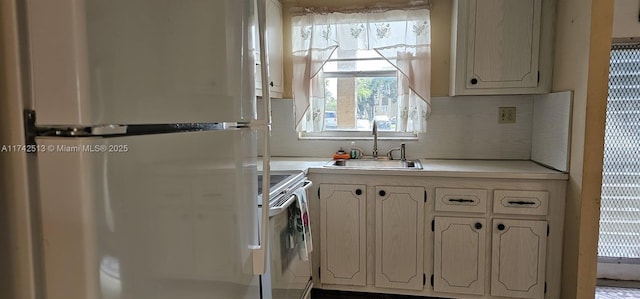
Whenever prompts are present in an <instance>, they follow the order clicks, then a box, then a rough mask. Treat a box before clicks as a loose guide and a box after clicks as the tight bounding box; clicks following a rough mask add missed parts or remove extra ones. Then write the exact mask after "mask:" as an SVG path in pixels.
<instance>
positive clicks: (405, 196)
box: [375, 186, 425, 290]
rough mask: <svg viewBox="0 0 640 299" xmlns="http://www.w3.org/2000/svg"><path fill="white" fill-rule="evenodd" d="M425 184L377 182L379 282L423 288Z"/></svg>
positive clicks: (377, 274)
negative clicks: (407, 185)
mask: <svg viewBox="0 0 640 299" xmlns="http://www.w3.org/2000/svg"><path fill="white" fill-rule="evenodd" d="M424 197H425V196H424V188H422V187H397V186H376V193H375V201H376V204H375V207H376V218H375V220H376V221H375V223H376V226H375V227H376V240H375V244H376V246H375V248H376V250H375V257H376V263H375V285H376V287H383V288H398V289H409V290H422V288H423V276H424V269H423V265H424V263H423V256H424V251H423V247H424V241H423V238H424V237H423V236H424V201H425V200H424Z"/></svg>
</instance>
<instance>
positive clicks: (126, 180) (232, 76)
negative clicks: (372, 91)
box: [25, 0, 270, 299]
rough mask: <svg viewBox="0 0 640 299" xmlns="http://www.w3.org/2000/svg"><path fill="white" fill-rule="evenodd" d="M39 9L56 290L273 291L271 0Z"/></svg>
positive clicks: (175, 296)
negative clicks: (267, 12) (261, 203)
mask: <svg viewBox="0 0 640 299" xmlns="http://www.w3.org/2000/svg"><path fill="white" fill-rule="evenodd" d="M259 2H260V1H259ZM256 7H257V8H256ZM257 11H259V12H260V13H257ZM25 15H26V25H27V26H26V28H27V36H28V39H27V43H28V46H29V47H28V48H29V61H30V66H31V69H30V78H31V81H30V90H31V95H32V97H33V101H34V108H35V109H34V112H31V113H30V115H29V117H30V118H31V119H35V123H34V124H33V125H34V127H33V128H32V129H33V130H32V133H34V134H35V135H37V137H35V143H34V147H32V149H34V151H36V152H37V153H36V155H37V168H38V170H37V171H38V176H37V177H38V182H37V185H38V189H39V192H38V194H39V205H40V208H39V209H40V215H41V219H40V222H41V226H42V236H41V238H42V239H41V242H38V243H41V244H42V252H43V280H44V295H45V297H46V298H47V299H93V298H101V299H163V298H166V299H205V298H206V299H218V298H220V299H242V298H251V299H257V298H261V297H260V296H261V295H260V283H259V281H260V279H259V275H260V274H262V273H264V268H265V261H266V259H265V251H266V249H265V246H266V244H265V242H266V240H267V238H265V237H264V236H266V226H265V227H264V228H262V230H260V229H259V228H258V217H263V219H264V220H266V219H267V217H268V215H266V214H267V213H268V211H267V210H268V209H265V212H264V214H262V215H259V214H258V209H257V202H256V198H257V179H256V178H257V163H258V162H257V161H258V160H257V158H256V157H257V151H258V150H257V147H258V144H257V143H258V140H260V142H263V143H264V145H263V148H264V149H263V152H264V159H263V161H264V162H263V163H264V166H263V167H264V170H263V172H266V175H265V176H264V177H265V178H268V177H269V175H268V171H269V164H268V160H269V159H268V148H269V146H268V145H269V144H268V142H269V141H268V139H269V138H268V136H269V130H270V125H269V124H270V117H269V115H270V113H269V109H270V107H269V100H268V92H267V94H264V95H263V96H264V97H265V98H266V99H267V100H265V101H264V105H263V106H261V107H260V108H259V109H263V112H264V113H261V114H262V115H265V118H264V119H257V117H256V115H257V114H258V113H257V110H258V108H257V107H256V97H255V86H254V85H255V83H254V82H255V81H254V76H255V74H254V72H255V68H254V67H255V65H256V59H255V58H254V54H253V53H254V52H255V50H256V49H255V45H253V44H252V40H253V39H252V37H251V36H252V34H255V32H256V30H257V28H258V27H260V26H258V25H257V23H258V22H257V21H256V20H257V19H260V22H259V23H264V4H263V3H258V5H257V6H256V3H255V0H179V1H177V0H108V1H105V0H56V1H51V0H28V1H27V5H26V14H25ZM256 15H258V17H256ZM262 28H264V27H262ZM259 32H261V33H260V37H261V40H262V41H263V44H265V43H264V41H266V39H265V36H264V30H259ZM265 52H266V51H262V53H264V54H263V56H265V55H266V53H265ZM263 58H264V57H263ZM262 65H264V66H267V65H268V63H266V61H263V63H262ZM266 72H267V70H266V69H265V70H263V76H266V74H267V73H266ZM263 81H264V82H268V80H263ZM263 90H265V91H268V88H266V87H263ZM260 135H262V136H263V137H261V138H258V136H260ZM268 187H269V182H268V179H266V180H265V181H264V182H263V190H268ZM264 194H265V198H263V200H267V198H266V196H268V194H269V192H268V191H267V192H264ZM265 206H267V205H265ZM264 222H265V223H266V221H264ZM261 234H262V236H263V237H260V236H261ZM37 237H39V236H37ZM260 240H262V241H263V243H262V244H260Z"/></svg>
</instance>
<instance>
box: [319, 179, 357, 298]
mask: <svg viewBox="0 0 640 299" xmlns="http://www.w3.org/2000/svg"><path fill="white" fill-rule="evenodd" d="M366 190H367V188H366V185H333V184H322V185H321V186H320V243H321V246H320V247H321V248H320V251H321V256H320V260H321V266H320V269H321V272H320V273H321V276H320V278H321V281H322V283H326V284H343V285H357V286H364V285H365V284H366V278H367V277H366V274H367V273H366V198H367V197H366Z"/></svg>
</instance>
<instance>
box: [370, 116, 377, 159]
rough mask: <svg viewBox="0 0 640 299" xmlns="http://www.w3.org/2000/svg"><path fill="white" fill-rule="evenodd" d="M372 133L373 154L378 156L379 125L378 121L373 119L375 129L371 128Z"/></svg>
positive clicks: (375, 156)
mask: <svg viewBox="0 0 640 299" xmlns="http://www.w3.org/2000/svg"><path fill="white" fill-rule="evenodd" d="M371 134H372V135H373V154H372V156H373V157H374V158H377V157H378V126H377V125H376V121H375V120H374V121H373V129H372V130H371Z"/></svg>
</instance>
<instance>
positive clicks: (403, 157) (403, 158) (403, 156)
mask: <svg viewBox="0 0 640 299" xmlns="http://www.w3.org/2000/svg"><path fill="white" fill-rule="evenodd" d="M395 151H400V161H407V155H406V146H405V144H404V143H402V144H400V147H396V148H392V149H390V150H389V151H388V152H387V158H389V160H393V152H395Z"/></svg>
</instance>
